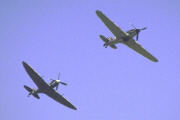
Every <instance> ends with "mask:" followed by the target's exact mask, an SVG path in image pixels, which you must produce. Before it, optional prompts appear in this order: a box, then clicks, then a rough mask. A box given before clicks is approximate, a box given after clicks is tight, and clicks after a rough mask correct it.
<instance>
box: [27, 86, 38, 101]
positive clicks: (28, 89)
mask: <svg viewBox="0 0 180 120" xmlns="http://www.w3.org/2000/svg"><path fill="white" fill-rule="evenodd" d="M24 88H25V89H26V90H27V91H28V92H29V94H28V97H29V96H30V95H33V96H34V97H35V98H37V99H40V97H39V95H38V94H37V91H36V90H34V89H31V88H30V87H28V86H26V85H24Z"/></svg>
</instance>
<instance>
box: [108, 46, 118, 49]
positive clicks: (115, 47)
mask: <svg viewBox="0 0 180 120" xmlns="http://www.w3.org/2000/svg"><path fill="white" fill-rule="evenodd" d="M109 46H111V47H112V48H114V49H117V47H116V46H115V45H109Z"/></svg>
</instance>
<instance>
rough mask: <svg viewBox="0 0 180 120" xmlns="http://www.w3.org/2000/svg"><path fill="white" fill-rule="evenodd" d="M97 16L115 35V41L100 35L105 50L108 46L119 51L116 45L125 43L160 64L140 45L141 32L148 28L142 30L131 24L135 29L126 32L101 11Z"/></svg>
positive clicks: (97, 11)
mask: <svg viewBox="0 0 180 120" xmlns="http://www.w3.org/2000/svg"><path fill="white" fill-rule="evenodd" d="M96 14H97V16H98V17H99V18H100V19H101V20H102V22H103V23H104V24H105V25H106V26H107V27H108V29H109V30H110V31H111V32H112V33H113V34H114V35H115V38H114V39H113V38H112V37H109V38H106V37H104V36H103V35H100V38H101V39H102V40H103V41H104V42H105V44H104V46H105V48H107V46H110V47H112V48H114V49H117V47H116V46H115V44H117V43H123V44H125V45H127V46H128V47H130V48H131V49H133V50H135V51H136V52H138V53H139V54H141V55H143V56H144V57H146V58H148V59H150V60H152V61H153V62H158V59H157V58H155V57H154V56H153V55H151V54H150V53H149V52H148V51H147V50H146V49H144V48H143V47H142V46H141V45H140V44H139V43H138V37H139V32H140V31H141V30H145V29H147V28H146V27H145V28H142V29H137V28H136V27H134V26H133V25H132V24H131V25H132V26H133V27H134V29H132V30H129V31H127V32H124V31H123V30H122V29H121V28H120V27H119V26H117V25H116V24H115V23H114V22H112V21H111V20H110V19H109V18H108V17H107V16H105V15H104V14H103V13H102V12H101V11H99V10H96ZM135 36H136V40H134V39H133V38H134V37H135Z"/></svg>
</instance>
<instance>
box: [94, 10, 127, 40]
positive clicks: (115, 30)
mask: <svg viewBox="0 0 180 120" xmlns="http://www.w3.org/2000/svg"><path fill="white" fill-rule="evenodd" d="M96 14H97V16H98V17H99V18H100V19H101V20H102V22H103V23H104V24H105V25H106V26H107V27H108V29H109V30H110V31H111V32H112V33H113V34H114V35H115V36H116V38H121V37H126V36H127V33H126V32H124V31H123V30H122V29H121V28H120V27H119V26H117V25H116V24H115V23H114V22H112V21H111V20H110V19H109V18H108V17H106V16H105V15H104V14H103V13H102V12H101V11H99V10H96Z"/></svg>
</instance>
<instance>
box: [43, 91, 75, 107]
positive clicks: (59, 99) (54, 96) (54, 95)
mask: <svg viewBox="0 0 180 120" xmlns="http://www.w3.org/2000/svg"><path fill="white" fill-rule="evenodd" d="M45 94H46V95H48V96H49V97H51V98H52V99H54V100H55V101H57V102H59V103H61V104H63V105H64V106H66V107H69V108H71V109H74V110H77V108H76V107H75V106H74V105H73V104H72V103H71V102H69V101H68V100H67V99H66V98H64V97H63V96H62V95H60V94H59V93H58V92H56V91H55V90H54V89H51V90H49V91H46V92H45Z"/></svg>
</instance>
